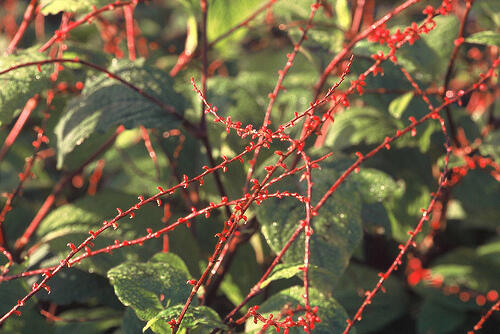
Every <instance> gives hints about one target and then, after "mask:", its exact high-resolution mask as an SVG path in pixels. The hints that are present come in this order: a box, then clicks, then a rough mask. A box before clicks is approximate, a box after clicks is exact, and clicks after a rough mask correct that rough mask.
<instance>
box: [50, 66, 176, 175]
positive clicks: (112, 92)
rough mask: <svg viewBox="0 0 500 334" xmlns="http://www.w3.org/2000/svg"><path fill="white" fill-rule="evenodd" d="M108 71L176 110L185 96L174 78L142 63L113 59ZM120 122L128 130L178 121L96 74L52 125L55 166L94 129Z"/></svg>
mask: <svg viewBox="0 0 500 334" xmlns="http://www.w3.org/2000/svg"><path fill="white" fill-rule="evenodd" d="M109 71H111V72H112V73H114V74H116V75H118V76H120V77H121V78H123V79H124V80H126V81H128V82H130V83H132V84H134V85H135V86H137V87H138V88H140V89H142V90H143V91H144V92H146V93H148V94H149V95H151V96H153V97H155V98H156V99H158V100H160V101H162V102H163V103H165V104H167V105H171V106H174V107H175V108H176V109H177V111H178V112H179V113H181V111H182V110H183V106H184V99H183V97H182V96H181V95H179V94H177V93H176V92H175V91H174V89H173V80H172V78H170V76H168V75H167V74H165V73H162V72H161V71H159V70H158V69H156V68H154V67H150V66H148V65H146V64H145V62H144V59H141V60H138V61H136V62H134V63H131V62H129V61H125V60H122V61H117V60H114V61H113V62H112V64H111V67H110V68H109ZM120 124H123V125H124V126H125V127H126V128H128V129H130V128H133V127H136V126H139V125H144V126H145V127H149V128H157V127H166V128H168V129H172V128H176V127H177V126H178V125H179V121H178V119H177V118H176V117H174V116H173V115H172V114H171V113H169V112H168V111H165V110H163V109H162V108H160V107H159V106H158V105H156V104H155V103H153V102H152V101H150V100H149V99H147V98H145V97H144V96H142V95H140V94H139V93H137V92H136V91H134V90H132V89H131V88H129V87H127V86H125V85H123V84H122V83H120V82H118V81H117V80H114V79H112V78H109V77H108V76H107V75H106V74H102V73H101V74H97V75H95V76H93V77H90V78H88V79H87V81H86V84H85V88H84V89H83V92H82V95H80V96H78V97H76V98H74V99H73V100H71V101H70V102H69V104H68V106H67V108H66V110H65V113H64V115H63V116H62V117H61V119H60V120H59V123H58V124H57V126H56V128H55V133H56V136H57V149H58V156H57V158H58V167H61V165H62V162H63V159H64V157H65V155H66V154H68V153H69V152H71V151H73V149H74V148H75V146H77V145H79V144H81V143H82V142H83V141H84V140H85V139H87V138H88V137H89V136H91V135H92V134H93V133H94V132H96V131H99V132H106V131H107V130H109V129H112V128H114V127H116V126H118V125H120Z"/></svg>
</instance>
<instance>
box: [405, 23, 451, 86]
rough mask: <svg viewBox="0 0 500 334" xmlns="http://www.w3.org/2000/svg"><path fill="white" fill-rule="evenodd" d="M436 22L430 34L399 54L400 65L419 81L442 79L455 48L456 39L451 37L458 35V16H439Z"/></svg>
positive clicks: (407, 45)
mask: <svg viewBox="0 0 500 334" xmlns="http://www.w3.org/2000/svg"><path fill="white" fill-rule="evenodd" d="M434 21H435V22H436V27H435V28H434V29H433V30H432V31H430V32H429V34H427V35H422V36H421V38H420V39H418V40H416V41H415V43H414V44H413V45H409V44H406V45H405V46H403V47H402V48H401V49H400V51H399V52H398V56H397V57H398V60H399V63H400V64H401V65H402V66H403V67H405V68H406V70H408V71H409V72H410V73H415V78H416V79H417V80H425V81H431V80H433V79H434V80H436V79H441V77H442V76H443V75H444V74H445V71H446V67H447V65H448V60H449V58H450V55H451V52H452V50H453V48H454V44H453V42H454V38H455V37H451V36H457V35H458V28H459V22H458V19H457V18H456V16H454V15H449V16H439V17H435V18H434ZM422 55H425V57H424V56H422Z"/></svg>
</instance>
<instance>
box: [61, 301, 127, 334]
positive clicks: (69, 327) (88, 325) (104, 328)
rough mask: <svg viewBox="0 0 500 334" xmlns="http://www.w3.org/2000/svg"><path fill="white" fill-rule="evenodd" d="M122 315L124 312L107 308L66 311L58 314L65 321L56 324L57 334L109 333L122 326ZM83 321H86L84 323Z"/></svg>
mask: <svg viewBox="0 0 500 334" xmlns="http://www.w3.org/2000/svg"><path fill="white" fill-rule="evenodd" d="M121 314H122V312H120V311H117V310H116V309H111V308H107V307H94V308H81V309H72V310H69V311H65V312H62V313H59V314H58V316H59V317H61V318H63V319H65V320H64V321H57V322H55V327H56V330H55V334H66V333H71V334H93V333H107V332H110V331H112V329H113V328H116V327H117V326H118V325H119V324H120V315H121ZM82 319H85V320H86V321H82ZM87 319H88V320H87ZM92 319H95V320H92Z"/></svg>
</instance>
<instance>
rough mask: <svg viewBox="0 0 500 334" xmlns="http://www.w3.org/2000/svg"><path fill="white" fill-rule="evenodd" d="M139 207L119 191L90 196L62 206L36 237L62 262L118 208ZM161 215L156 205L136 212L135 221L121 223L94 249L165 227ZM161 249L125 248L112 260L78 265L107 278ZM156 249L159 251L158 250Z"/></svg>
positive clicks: (155, 244)
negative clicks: (115, 268) (72, 247)
mask: <svg viewBox="0 0 500 334" xmlns="http://www.w3.org/2000/svg"><path fill="white" fill-rule="evenodd" d="M135 203H137V196H133V195H127V194H124V193H122V192H120V191H114V190H103V191H100V192H98V193H97V194H96V195H95V196H87V197H84V198H82V199H79V200H77V201H75V202H73V203H71V204H66V205H63V206H61V207H59V208H57V209H55V210H54V211H52V212H51V213H50V214H49V215H48V216H47V217H46V218H45V219H44V220H43V221H42V222H41V224H40V226H39V228H38V230H37V236H38V238H39V241H40V242H41V243H48V244H49V246H50V250H51V252H52V253H55V254H56V255H57V256H58V257H59V258H61V257H64V256H66V255H67V254H68V252H69V251H70V248H69V247H68V246H67V244H68V243H69V242H71V243H73V244H75V245H78V244H79V243H80V242H81V241H83V240H84V239H85V238H87V237H88V236H89V231H90V230H93V231H96V230H97V229H99V228H100V227H101V226H102V222H103V220H104V219H111V218H113V217H114V215H115V213H116V208H117V207H121V208H123V209H124V210H125V208H128V207H130V206H132V205H134V204H135ZM161 216H162V212H161V210H160V209H158V208H157V207H156V204H155V205H154V206H153V205H150V206H149V205H148V206H145V207H142V208H141V209H140V210H137V212H136V213H135V218H134V219H133V220H129V219H123V220H121V221H119V222H118V226H119V228H118V229H117V230H116V231H106V232H104V233H103V234H102V235H100V236H99V237H98V238H96V240H94V245H95V246H94V247H93V249H99V248H101V247H106V246H108V245H112V244H113V243H114V240H115V239H116V240H119V241H123V240H130V239H134V238H137V237H139V236H144V235H146V233H147V232H146V228H148V227H149V228H152V229H153V230H156V229H160V228H162V227H164V225H163V223H161ZM159 247H161V240H159V239H154V240H149V241H148V242H147V243H146V244H145V245H144V246H143V247H140V248H137V247H124V248H121V249H120V250H117V251H115V252H114V253H113V256H109V255H108V256H92V257H91V258H88V259H85V260H84V261H82V263H81V264H79V268H80V269H86V270H88V271H89V272H96V273H99V274H105V273H106V272H107V270H109V269H110V268H111V267H113V266H115V265H117V264H119V263H121V262H123V261H125V260H127V259H129V260H140V259H141V258H143V259H145V258H148V257H150V256H152V255H153V254H154V253H156V252H157V249H159ZM155 249H156V250H155Z"/></svg>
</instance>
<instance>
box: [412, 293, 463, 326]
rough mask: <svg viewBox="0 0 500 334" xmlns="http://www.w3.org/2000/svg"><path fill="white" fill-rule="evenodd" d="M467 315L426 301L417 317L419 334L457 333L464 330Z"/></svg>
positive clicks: (428, 300)
mask: <svg viewBox="0 0 500 334" xmlns="http://www.w3.org/2000/svg"><path fill="white" fill-rule="evenodd" d="M464 322H465V313H463V312H460V311H458V310H456V309H454V308H450V307H447V306H445V305H441V304H437V303H434V302H433V301H432V300H430V299H426V300H425V301H424V303H423V304H422V305H421V306H420V310H419V312H418V317H417V332H418V333H419V334H428V333H433V334H447V333H457V332H459V330H460V329H461V328H464V327H463V325H464Z"/></svg>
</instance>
